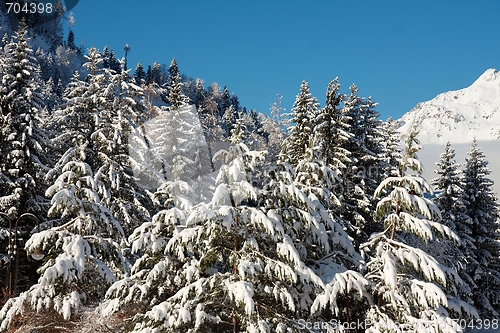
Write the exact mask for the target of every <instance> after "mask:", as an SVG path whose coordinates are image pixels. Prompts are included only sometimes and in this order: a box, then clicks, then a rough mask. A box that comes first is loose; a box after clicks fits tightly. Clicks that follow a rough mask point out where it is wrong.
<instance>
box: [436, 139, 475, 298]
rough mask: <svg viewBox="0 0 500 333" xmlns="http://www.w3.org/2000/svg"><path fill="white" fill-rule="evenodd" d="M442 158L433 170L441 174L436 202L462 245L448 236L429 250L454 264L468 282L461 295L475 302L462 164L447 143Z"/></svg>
mask: <svg viewBox="0 0 500 333" xmlns="http://www.w3.org/2000/svg"><path fill="white" fill-rule="evenodd" d="M440 157H441V159H440V161H439V162H438V163H437V166H438V169H437V170H435V171H434V172H435V173H436V174H437V175H438V177H437V178H435V179H433V180H432V185H434V189H435V190H436V192H437V193H436V196H435V197H434V198H433V202H434V203H435V204H436V205H437V206H438V208H439V209H440V211H441V216H442V220H441V223H443V224H444V225H446V226H448V227H450V229H451V230H453V231H454V232H455V233H456V234H457V235H458V237H459V238H460V242H461V244H460V246H459V247H458V246H457V245H456V244H455V243H454V242H452V241H450V240H446V239H437V240H434V241H432V242H430V243H429V246H428V247H426V249H428V250H429V253H430V254H431V255H433V256H434V257H435V258H436V259H437V260H438V261H439V262H440V263H442V264H445V265H447V266H450V267H454V268H455V269H456V270H457V271H458V273H459V275H460V277H461V278H462V279H463V280H464V281H465V282H466V283H465V284H464V285H462V286H461V289H460V295H461V298H463V299H464V300H467V301H468V302H469V303H471V304H472V303H474V302H473V301H472V299H471V298H470V296H471V295H472V292H471V287H473V286H475V283H474V280H473V279H472V278H471V277H470V276H469V275H468V274H467V273H466V271H465V268H466V266H467V262H469V261H470V259H471V258H472V256H470V254H469V253H468V252H470V251H471V250H472V249H473V248H474V244H473V239H472V238H471V232H472V231H471V229H470V227H471V223H472V219H471V218H470V217H469V216H468V215H467V214H466V211H465V207H466V204H467V203H468V202H467V200H466V199H465V191H464V184H463V180H462V177H461V171H460V170H459V167H460V165H459V164H458V163H456V161H455V150H454V149H453V148H452V147H451V144H450V143H449V142H448V143H447V144H446V146H445V150H444V152H443V153H442V154H441V155H440Z"/></svg>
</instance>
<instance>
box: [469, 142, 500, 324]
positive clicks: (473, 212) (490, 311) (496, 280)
mask: <svg viewBox="0 0 500 333" xmlns="http://www.w3.org/2000/svg"><path fill="white" fill-rule="evenodd" d="M467 155H468V157H467V158H466V162H465V166H464V171H463V182H464V185H465V187H464V189H465V195H466V199H467V203H466V205H465V212H466V213H467V215H468V216H469V217H470V218H471V220H472V221H471V224H470V225H463V224H462V226H461V227H462V228H467V227H468V228H470V231H471V233H470V238H467V240H470V241H471V242H472V244H471V245H472V246H470V247H469V248H468V251H467V252H466V255H468V257H470V260H469V264H468V265H467V268H466V272H467V273H468V274H469V276H470V277H471V278H472V279H473V280H474V283H475V286H472V292H473V295H474V296H473V299H474V302H475V305H476V307H477V308H478V309H479V310H480V311H481V314H482V315H484V316H488V317H498V313H499V312H500V260H498V258H499V257H500V232H499V228H500V227H499V215H500V214H499V210H498V209H499V208H498V207H499V205H498V198H497V197H496V195H495V194H494V193H493V190H492V186H493V182H492V181H491V180H490V179H489V178H488V175H489V174H490V173H491V171H490V170H489V169H488V161H487V160H486V158H485V156H484V154H483V152H482V151H481V150H480V148H479V147H478V145H477V141H476V140H475V139H474V141H473V142H472V148H471V149H469V151H468V152H467ZM471 238H472V239H471ZM468 244H470V242H469V243H468Z"/></svg>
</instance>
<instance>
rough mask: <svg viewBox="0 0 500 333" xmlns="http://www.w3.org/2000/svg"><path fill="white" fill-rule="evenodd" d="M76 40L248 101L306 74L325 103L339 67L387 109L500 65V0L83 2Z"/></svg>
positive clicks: (345, 78)
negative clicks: (173, 64) (171, 68)
mask: <svg viewBox="0 0 500 333" xmlns="http://www.w3.org/2000/svg"><path fill="white" fill-rule="evenodd" d="M73 13H74V16H75V19H76V26H75V27H74V28H73V30H74V32H75V41H76V43H77V45H78V44H79V42H80V41H81V40H82V39H84V41H85V47H90V46H95V47H97V48H99V49H102V48H103V47H104V46H105V45H107V46H108V47H109V48H110V49H113V50H114V51H115V53H116V54H117V55H118V56H120V57H121V56H123V55H124V51H123V48H124V46H125V44H127V43H128V44H129V46H130V48H131V51H130V54H129V58H128V63H129V66H130V67H133V68H134V69H135V66H136V64H137V63H138V62H141V63H143V64H144V65H148V64H152V63H153V62H154V61H158V62H159V63H164V64H167V65H168V64H170V61H171V60H172V58H173V57H176V58H177V63H178V65H179V69H180V70H181V72H182V73H184V74H186V75H188V76H191V77H194V78H201V79H203V80H204V81H205V83H206V85H209V84H210V83H211V82H217V83H219V85H221V87H222V86H227V87H228V88H229V90H230V91H232V92H235V93H236V95H238V97H239V100H240V102H241V104H242V105H243V106H246V107H247V108H248V109H256V110H258V111H261V112H266V113H268V112H269V107H270V104H271V103H272V102H273V101H274V99H275V97H276V94H277V93H281V94H282V95H283V107H285V108H286V109H287V110H290V109H291V107H292V104H293V101H294V100H295V96H296V94H297V93H298V91H299V86H300V83H301V82H302V80H307V81H308V82H309V85H310V87H311V91H312V93H313V95H315V96H316V97H317V98H318V100H319V102H320V103H321V104H323V103H324V99H325V98H324V95H325V91H326V88H327V85H328V83H329V82H330V81H331V80H332V79H334V78H335V77H336V76H338V77H339V80H340V83H341V84H342V92H347V91H348V87H349V85H351V84H352V83H355V84H356V85H357V86H358V88H359V94H360V95H361V96H365V97H367V96H372V97H373V100H374V101H376V102H379V106H378V108H377V109H378V111H379V112H380V113H381V114H382V118H383V119H385V118H387V117H388V116H389V115H392V116H393V117H395V118H398V117H400V116H401V115H402V114H403V113H405V112H407V111H409V110H410V109H411V108H413V107H414V106H415V104H416V103H418V102H420V101H425V100H429V99H431V98H433V97H435V96H436V95H437V94H439V93H441V92H444V91H448V90H456V89H460V88H464V87H466V86H469V85H470V84H472V82H474V80H475V79H476V78H478V77H479V76H480V75H481V74H482V73H483V72H484V71H485V70H486V69H488V68H492V67H493V68H497V69H500V21H499V18H500V1H497V0H479V1H472V0H470V1H462V0H453V1H451V0H450V1H424V0H420V1H401V0H398V1H374V0H371V1H334V0H323V1H314V0H313V1H298V0H287V1H277V0H270V1H264V0H248V1H246V0H245V1H243V0H231V1H216V0H204V1H194V0H189V1H171V0H168V1H167V0H136V1H131V0H121V1H117V0H104V1H95V0H80V2H79V3H78V5H77V6H76V7H75V8H74V9H73Z"/></svg>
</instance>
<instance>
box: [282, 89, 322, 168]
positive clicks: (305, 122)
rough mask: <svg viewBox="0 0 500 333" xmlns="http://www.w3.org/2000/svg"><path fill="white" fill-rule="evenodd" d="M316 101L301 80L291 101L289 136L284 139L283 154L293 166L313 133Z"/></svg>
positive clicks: (299, 158)
mask: <svg viewBox="0 0 500 333" xmlns="http://www.w3.org/2000/svg"><path fill="white" fill-rule="evenodd" d="M318 105H319V104H318V102H317V100H316V98H314V97H313V96H312V95H311V92H310V89H309V84H308V83H307V82H306V81H302V84H301V85H300V92H299V94H298V95H297V97H296V99H295V102H294V103H293V107H292V113H291V115H290V123H292V124H293V125H292V126H291V127H290V128H289V131H290V132H291V133H290V136H289V137H288V138H287V139H286V142H285V147H284V155H286V158H287V161H288V162H290V164H292V165H293V166H295V165H297V163H298V162H299V161H300V160H301V159H302V157H303V156H304V154H305V151H306V147H307V145H308V143H309V140H310V138H311V137H312V135H313V130H314V125H315V117H316V112H317V110H318Z"/></svg>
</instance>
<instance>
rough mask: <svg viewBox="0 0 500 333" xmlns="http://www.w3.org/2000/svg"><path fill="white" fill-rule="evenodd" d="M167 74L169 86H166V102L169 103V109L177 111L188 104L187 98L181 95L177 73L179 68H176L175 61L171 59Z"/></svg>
mask: <svg viewBox="0 0 500 333" xmlns="http://www.w3.org/2000/svg"><path fill="white" fill-rule="evenodd" d="M168 73H169V78H170V79H169V85H168V95H167V101H168V102H169V103H170V107H171V109H178V108H180V107H181V106H183V105H186V104H188V101H187V97H186V96H184V95H183V93H182V83H181V77H180V73H179V68H178V67H177V60H175V58H174V59H172V62H171V63H170V67H169V68H168Z"/></svg>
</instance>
